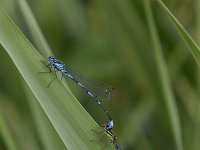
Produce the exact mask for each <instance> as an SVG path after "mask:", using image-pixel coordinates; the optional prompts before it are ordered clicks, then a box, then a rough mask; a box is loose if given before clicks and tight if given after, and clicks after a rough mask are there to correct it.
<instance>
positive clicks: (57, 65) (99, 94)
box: [47, 56, 114, 130]
mask: <svg viewBox="0 0 200 150" xmlns="http://www.w3.org/2000/svg"><path fill="white" fill-rule="evenodd" d="M48 62H49V64H48V65H47V66H48V67H50V69H51V70H50V72H51V71H52V72H54V73H55V78H54V79H53V80H52V81H51V82H50V83H49V84H48V87H49V86H50V84H51V83H52V82H53V81H54V80H55V79H56V78H57V76H56V72H57V71H60V72H62V74H64V75H66V76H67V77H69V78H70V79H72V80H73V81H74V82H75V83H76V84H78V85H79V86H80V87H81V88H82V89H83V90H85V91H86V93H87V94H88V95H89V96H90V97H92V98H93V99H94V100H95V102H96V103H97V104H98V105H99V106H100V107H101V109H102V110H103V111H104V112H105V114H106V116H107V117H108V120H109V124H108V127H107V129H108V130H111V129H112V128H113V127H114V123H113V120H112V118H111V116H110V114H109V112H108V110H106V108H105V107H103V105H102V104H101V103H100V101H99V100H108V99H110V97H111V91H112V90H113V89H112V88H111V89H105V88H103V87H101V86H100V85H98V84H97V83H95V82H93V81H91V80H89V79H87V78H86V77H84V76H82V75H80V74H78V73H77V72H76V71H74V70H72V69H71V68H70V67H68V66H66V65H65V64H64V63H62V62H61V61H59V60H57V59H55V58H54V57H53V56H49V57H48ZM62 77H63V76H62Z"/></svg>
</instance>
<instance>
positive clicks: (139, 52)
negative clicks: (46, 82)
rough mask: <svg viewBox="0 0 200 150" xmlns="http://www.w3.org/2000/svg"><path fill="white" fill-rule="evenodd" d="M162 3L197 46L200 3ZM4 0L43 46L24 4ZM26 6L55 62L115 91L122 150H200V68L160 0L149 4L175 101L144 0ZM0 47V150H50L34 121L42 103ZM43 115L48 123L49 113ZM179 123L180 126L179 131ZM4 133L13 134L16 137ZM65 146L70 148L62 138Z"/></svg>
mask: <svg viewBox="0 0 200 150" xmlns="http://www.w3.org/2000/svg"><path fill="white" fill-rule="evenodd" d="M19 1H20V0H19ZM164 2H165V5H166V6H167V7H168V8H169V9H170V10H171V11H172V12H173V14H174V15H175V16H176V17H177V18H178V19H179V20H180V22H181V23H182V25H183V26H184V27H185V28H186V29H187V30H188V31H189V33H190V34H191V35H192V37H194V39H195V40H196V41H197V43H198V42H199V41H200V36H199V35H198V34H199V33H200V27H199V23H200V21H199V20H200V13H199V10H200V2H199V1H195V0H168V1H164ZM0 3H1V5H3V6H4V7H5V8H6V10H7V12H8V15H9V16H10V17H11V18H12V19H13V20H14V22H15V23H16V24H17V26H18V27H19V28H20V30H21V31H22V32H23V33H24V34H25V36H26V37H27V38H28V39H29V40H30V42H31V43H32V44H33V45H34V46H35V47H36V49H37V41H35V40H33V39H34V38H33V36H32V35H33V33H31V31H30V29H29V27H28V24H27V21H26V20H25V18H24V16H23V13H22V9H23V8H22V7H21V6H20V4H19V3H18V1H15V0H9V1H6V0H0ZM27 3H28V5H29V6H30V9H31V10H32V13H33V14H34V16H35V19H36V21H37V23H38V25H39V27H40V29H41V31H42V34H43V36H44V37H45V39H46V40H47V43H48V45H49V46H50V48H51V49H52V52H53V54H54V56H55V57H56V58H58V59H59V60H62V61H63V62H64V63H66V64H68V65H69V66H71V67H72V68H74V69H75V70H77V71H78V72H81V73H82V74H84V75H85V76H86V77H88V78H90V79H92V80H94V81H97V82H98V83H100V84H102V85H111V86H112V87H114V89H115V94H114V96H113V97H112V98H111V100H110V101H108V102H103V105H104V106H106V107H107V108H108V110H109V112H110V114H111V116H112V117H113V119H114V122H115V128H114V129H113V131H114V132H115V133H116V135H117V137H118V139H119V142H120V144H121V145H122V147H123V148H124V149H127V150H129V149H130V150H133V149H135V150H160V149H162V150H175V149H181V148H180V147H179V148H177V146H176V145H177V141H176V140H175V139H176V137H179V136H180V137H179V138H180V139H179V140H180V141H182V144H181V145H183V149H185V150H199V149H200V127H199V125H200V112H199V110H200V109H199V108H200V101H199V98H198V97H199V92H200V78H199V75H200V71H199V66H198V65H197V63H196V62H195V59H194V58H193V56H192V55H191V53H190V52H189V49H188V47H187V46H186V44H185V43H184V41H183V40H182V38H181V37H180V36H179V35H178V32H177V31H176V29H175V28H174V27H173V25H172V23H171V22H170V20H169V18H168V17H167V16H166V14H165V13H164V12H163V10H162V9H161V7H160V5H158V3H157V2H156V1H151V6H152V10H153V16H154V19H155V24H156V28H157V31H158V36H159V40H160V43H161V46H162V51H161V53H162V55H163V58H164V59H163V60H164V63H165V65H166V66H167V67H166V68H165V67H164V69H166V72H165V75H166V76H169V77H170V82H169V86H168V87H169V88H170V91H171V93H172V96H173V98H172V99H171V100H172V101H170V102H168V99H167V98H166V95H165V94H163V93H165V90H166V89H164V88H163V85H162V76H160V74H159V69H158V66H159V65H160V64H158V63H159V62H158V61H156V59H157V58H156V55H155V51H154V49H155V48H154V46H153V45H154V44H153V42H152V37H151V36H150V31H149V27H148V23H147V19H148V14H147V12H146V11H145V7H144V4H145V0H144V1H141V0H123V1H121V0H42V1H41V0H34V1H31V0H28V1H27ZM0 49H1V53H0V62H1V63H0V70H1V71H0V149H1V150H7V149H15V148H16V147H17V148H16V149H20V150H25V149H33V150H37V149H38V150H39V149H48V147H45V146H44V145H45V140H42V138H43V137H42V136H41V132H43V129H42V128H41V126H40V123H39V122H40V121H39V120H38V118H37V117H36V116H37V112H38V111H42V109H40V110H34V108H33V107H32V105H38V102H36V103H35V104H33V103H32V102H30V96H29V92H28V90H27V89H28V87H26V86H25V83H24V80H23V78H22V76H21V75H20V74H19V72H18V70H17V69H16V67H15V65H14V64H13V62H12V60H11V59H10V57H9V56H8V55H7V53H6V52H5V51H4V50H3V48H2V47H0ZM42 55H43V57H46V58H47V56H45V54H42ZM161 59H162V58H161ZM66 80H67V82H68V83H69V87H70V89H71V90H72V92H73V93H74V95H75V96H76V97H77V99H78V100H79V101H80V103H81V104H82V105H83V107H84V108H85V109H86V110H87V111H88V112H89V113H90V114H91V116H92V117H93V118H94V119H95V120H96V121H97V123H98V124H99V125H101V124H103V123H104V122H106V121H107V120H106V117H105V115H104V114H103V113H102V112H101V110H100V109H99V108H98V107H97V106H96V104H95V103H94V102H92V100H91V99H90V98H89V97H88V96H87V94H85V92H84V91H82V90H81V89H80V88H79V87H77V86H76V85H75V84H74V83H73V82H72V81H70V80H69V79H66ZM164 83H165V82H164ZM52 84H53V83H52ZM164 87H165V85H164ZM55 90H56V89H55ZM169 95H170V94H169ZM173 100H174V101H173ZM169 103H170V104H169ZM170 110H172V111H170ZM173 112H174V113H173ZM42 118H43V119H46V120H47V121H48V119H47V118H46V116H45V115H44V116H43V117H42ZM173 121H174V122H175V124H177V126H176V125H175V126H176V127H178V129H177V128H176V127H175V128H174V127H173ZM50 128H53V127H52V126H50ZM176 129H177V130H178V131H176ZM5 132H6V134H5ZM53 134H54V135H55V134H56V132H54V133H53ZM5 135H11V137H12V139H10V138H9V137H7V136H5ZM54 135H52V136H54ZM56 136H57V135H56ZM180 141H179V142H180ZM180 143H181V142H180ZM180 143H179V144H180ZM14 145H17V146H16V147H15V146H14ZM60 145H61V146H60V147H64V146H63V143H62V141H60ZM55 149H56V148H55Z"/></svg>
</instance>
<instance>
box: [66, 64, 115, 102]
mask: <svg viewBox="0 0 200 150" xmlns="http://www.w3.org/2000/svg"><path fill="white" fill-rule="evenodd" d="M65 69H66V71H67V72H68V73H69V74H70V75H71V76H72V77H73V78H74V80H76V81H77V82H78V83H80V84H81V85H82V86H83V89H85V90H86V91H89V92H90V93H91V94H92V95H93V96H94V97H95V98H97V99H98V100H109V99H110V98H111V95H112V91H113V89H112V88H111V87H108V88H106V87H103V86H101V85H99V84H98V83H96V82H94V81H92V80H90V79H88V78H86V77H85V76H83V75H81V74H80V73H77V72H76V71H75V70H73V69H71V68H70V67H69V66H67V65H65Z"/></svg>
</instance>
